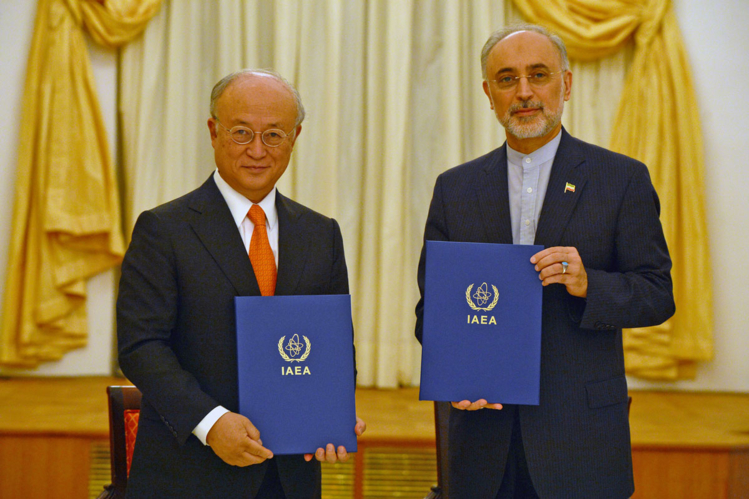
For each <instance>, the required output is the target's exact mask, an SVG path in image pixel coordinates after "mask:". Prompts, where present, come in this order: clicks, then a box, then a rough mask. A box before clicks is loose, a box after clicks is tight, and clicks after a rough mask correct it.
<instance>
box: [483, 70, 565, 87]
mask: <svg viewBox="0 0 749 499" xmlns="http://www.w3.org/2000/svg"><path fill="white" fill-rule="evenodd" d="M535 71H542V70H541V69H538V70H535ZM566 72H567V70H566V69H560V70H559V71H551V72H549V73H548V74H547V76H549V77H552V76H555V75H558V74H564V73H566ZM531 76H533V73H532V72H531V74H529V75H517V76H510V75H509V74H508V75H504V76H502V78H505V77H510V78H512V79H513V80H514V82H513V85H512V86H510V87H507V88H501V87H500V88H499V90H500V91H502V92H507V91H510V90H514V89H516V88H517V86H518V85H519V84H520V78H525V80H526V81H527V82H528V85H531V86H533V82H532V80H531ZM491 81H493V82H494V83H496V84H497V85H498V86H499V85H500V83H499V81H498V80H497V79H496V78H492V79H491ZM550 81H551V80H549V82H550ZM549 82H546V83H544V84H542V85H541V86H545V85H546V84H548V83H549ZM536 88H539V87H536Z"/></svg>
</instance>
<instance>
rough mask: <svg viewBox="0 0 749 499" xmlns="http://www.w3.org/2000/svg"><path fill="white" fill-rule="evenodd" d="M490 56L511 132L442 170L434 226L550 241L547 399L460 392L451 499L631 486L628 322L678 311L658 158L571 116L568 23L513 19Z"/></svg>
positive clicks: (494, 86)
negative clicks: (577, 127) (654, 174)
mask: <svg viewBox="0 0 749 499" xmlns="http://www.w3.org/2000/svg"><path fill="white" fill-rule="evenodd" d="M481 63H482V71H483V77H484V81H483V88H484V92H485V93H486V95H487V97H488V98H489V103H490V106H491V108H492V109H493V110H494V113H495V114H496V116H497V119H498V120H499V122H500V123H501V124H502V126H503V127H505V131H506V133H507V142H506V143H505V144H504V145H503V146H501V147H500V148H498V149H495V150H494V151H492V152H490V153H489V154H487V155H485V156H482V157H480V158H477V159H475V160H473V161H470V162H468V163H465V164H463V165H460V166H457V167H455V168H452V169H450V170H448V171H446V172H444V173H443V174H441V175H440V176H439V178H438V179H437V183H436V186H435V188H434V195H433V198H432V203H431V206H430V208H429V215H428V218H427V223H426V229H425V233H424V240H425V241H426V240H433V241H465V242H481V243H503V244H537V245H543V246H544V248H545V249H544V250H542V251H540V252H538V253H536V254H535V255H534V256H533V257H531V260H530V262H531V264H533V265H534V267H535V270H536V271H537V272H538V276H539V279H540V280H541V281H542V284H543V286H544V291H543V312H542V340H541V384H540V404H539V405H538V406H526V405H510V404H504V405H503V404H502V401H501V400H489V401H487V400H485V399H481V400H476V401H471V400H463V401H455V402H453V403H452V409H451V412H450V427H449V446H448V449H449V450H448V453H449V456H448V458H449V476H448V483H449V489H450V498H451V499H463V498H466V499H468V498H470V499H495V498H498V499H499V498H534V497H539V496H540V497H543V498H545V499H546V498H562V497H570V498H595V499H603V498H618V499H622V498H626V497H630V496H631V495H632V493H633V492H634V481H633V475H632V455H631V443H630V433H629V421H628V393H627V381H626V378H625V376H624V355H623V347H622V328H631V327H644V326H652V325H655V324H660V323H662V322H664V321H665V320H666V319H668V318H669V317H671V315H673V313H674V310H675V306H674V301H673V292H672V283H671V275H670V270H671V259H670V257H669V254H668V248H667V246H666V241H665V238H664V236H663V230H662V227H661V223H660V220H659V212H660V205H659V201H658V196H657V194H656V192H655V189H654V188H653V185H652V183H651V181H650V176H649V174H648V170H647V168H646V166H645V165H643V164H642V163H640V162H638V161H636V160H634V159H632V158H628V157H626V156H623V155H620V154H616V153H613V152H611V151H608V150H606V149H602V148H600V147H597V146H594V145H591V144H587V143H585V142H582V141H580V140H578V139H575V138H573V137H571V136H570V135H569V134H568V133H567V131H565V129H564V128H563V127H562V123H561V119H562V112H563V110H564V103H565V101H567V100H569V98H570V95H571V90H572V73H571V72H570V70H569V62H568V60H567V54H566V49H565V47H564V43H563V42H562V40H561V39H560V38H559V37H557V36H556V35H553V34H551V33H550V32H548V31H547V30H546V29H544V28H542V27H540V26H535V25H519V26H514V27H509V28H505V29H502V30H499V31H497V32H495V33H493V34H492V35H491V36H490V37H489V40H488V41H487V42H486V45H485V46H484V49H483V51H482V54H481ZM425 258H426V255H425V250H424V249H422V253H421V261H420V262H419V273H418V280H419V288H420V290H421V300H420V301H419V303H418V305H417V307H416V315H417V323H416V337H417V338H418V339H419V341H421V338H422V333H423V316H424V315H423V314H424V272H425ZM491 354H492V352H491V351H487V352H486V355H491Z"/></svg>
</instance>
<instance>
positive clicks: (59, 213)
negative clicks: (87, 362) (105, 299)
mask: <svg viewBox="0 0 749 499" xmlns="http://www.w3.org/2000/svg"><path fill="white" fill-rule="evenodd" d="M160 2H161V0H120V1H116V0H107V1H106V2H104V1H95V0H39V3H38V5H37V14H36V22H35V26H34V36H33V39H32V43H31V51H30V55H29V61H28V67H27V70H26V71H27V72H26V86H25V93H24V100H23V109H22V118H21V122H20V132H19V136H20V140H19V149H18V173H17V179H16V192H15V204H14V211H13V230H12V235H11V241H10V250H9V260H8V274H7V281H6V287H5V301H4V303H3V323H2V330H0V365H3V366H9V367H24V368H29V367H35V366H37V365H39V363H41V362H45V361H50V360H56V359H59V358H61V357H62V355H63V354H65V353H66V352H67V351H69V350H71V349H73V348H78V347H81V346H84V345H85V344H86V338H87V321H86V308H85V300H86V282H85V281H86V279H87V278H89V277H91V276H93V275H95V274H98V273H100V272H102V271H104V270H107V269H109V268H111V267H113V266H116V265H117V264H119V262H120V261H121V260H122V255H123V253H124V244H123V239H122V230H121V225H120V208H119V199H118V189H117V180H116V176H115V171H114V165H113V162H112V158H111V156H110V152H109V148H108V143H107V133H106V130H105V127H104V123H103V121H102V118H101V112H100V109H99V102H98V100H97V97H96V88H95V85H94V80H93V75H92V73H91V67H90V62H89V59H88V52H87V49H86V43H85V40H84V37H83V27H84V26H86V28H88V31H89V32H90V33H91V35H92V36H93V38H94V39H95V40H96V41H97V42H98V43H100V44H102V45H106V46H108V47H116V46H118V45H120V44H122V43H125V42H127V41H128V40H130V39H132V38H133V37H135V36H136V35H137V34H138V33H140V32H141V31H142V30H143V29H144V28H145V26H146V24H147V22H148V20H149V19H150V18H151V17H152V16H153V15H154V14H155V13H156V11H157V10H158V8H159V4H160Z"/></svg>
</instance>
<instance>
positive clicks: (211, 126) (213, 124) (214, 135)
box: [207, 118, 218, 142]
mask: <svg viewBox="0 0 749 499" xmlns="http://www.w3.org/2000/svg"><path fill="white" fill-rule="evenodd" d="M207 125H208V131H209V132H210V134H211V142H213V141H214V140H217V139H218V133H217V131H216V128H217V127H216V119H215V118H208V123H207Z"/></svg>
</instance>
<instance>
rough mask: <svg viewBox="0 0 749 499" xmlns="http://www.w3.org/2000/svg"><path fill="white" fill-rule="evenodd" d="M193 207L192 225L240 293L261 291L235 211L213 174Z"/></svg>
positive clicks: (198, 191)
mask: <svg viewBox="0 0 749 499" xmlns="http://www.w3.org/2000/svg"><path fill="white" fill-rule="evenodd" d="M189 207H190V209H191V210H193V212H194V213H195V214H196V216H195V217H194V219H193V221H192V223H191V225H192V228H193V230H194V231H195V234H197V236H198V238H200V240H201V242H202V243H203V246H205V248H206V249H207V250H208V252H209V253H210V254H211V256H212V257H213V259H214V260H215V261H216V263H217V264H218V266H219V267H220V268H221V271H222V272H223V273H224V275H226V278H227V279H229V281H230V282H231V283H232V285H233V286H234V289H236V291H237V295H239V296H255V295H260V288H259V287H258V284H257V280H256V279H255V273H254V272H253V271H252V265H251V264H250V258H249V256H248V255H247V254H246V253H245V252H244V244H243V243H242V236H240V235H239V230H237V226H236V225H235V224H234V219H233V218H232V216H231V211H230V210H229V207H228V206H227V204H226V201H225V200H224V197H223V196H222V195H221V192H220V191H219V190H218V187H216V183H215V182H214V180H213V177H212V176H211V177H209V178H208V180H207V181H206V182H205V183H204V184H203V185H202V186H201V187H200V188H199V189H198V190H197V191H196V195H195V197H194V199H192V200H191V202H190V204H189Z"/></svg>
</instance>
